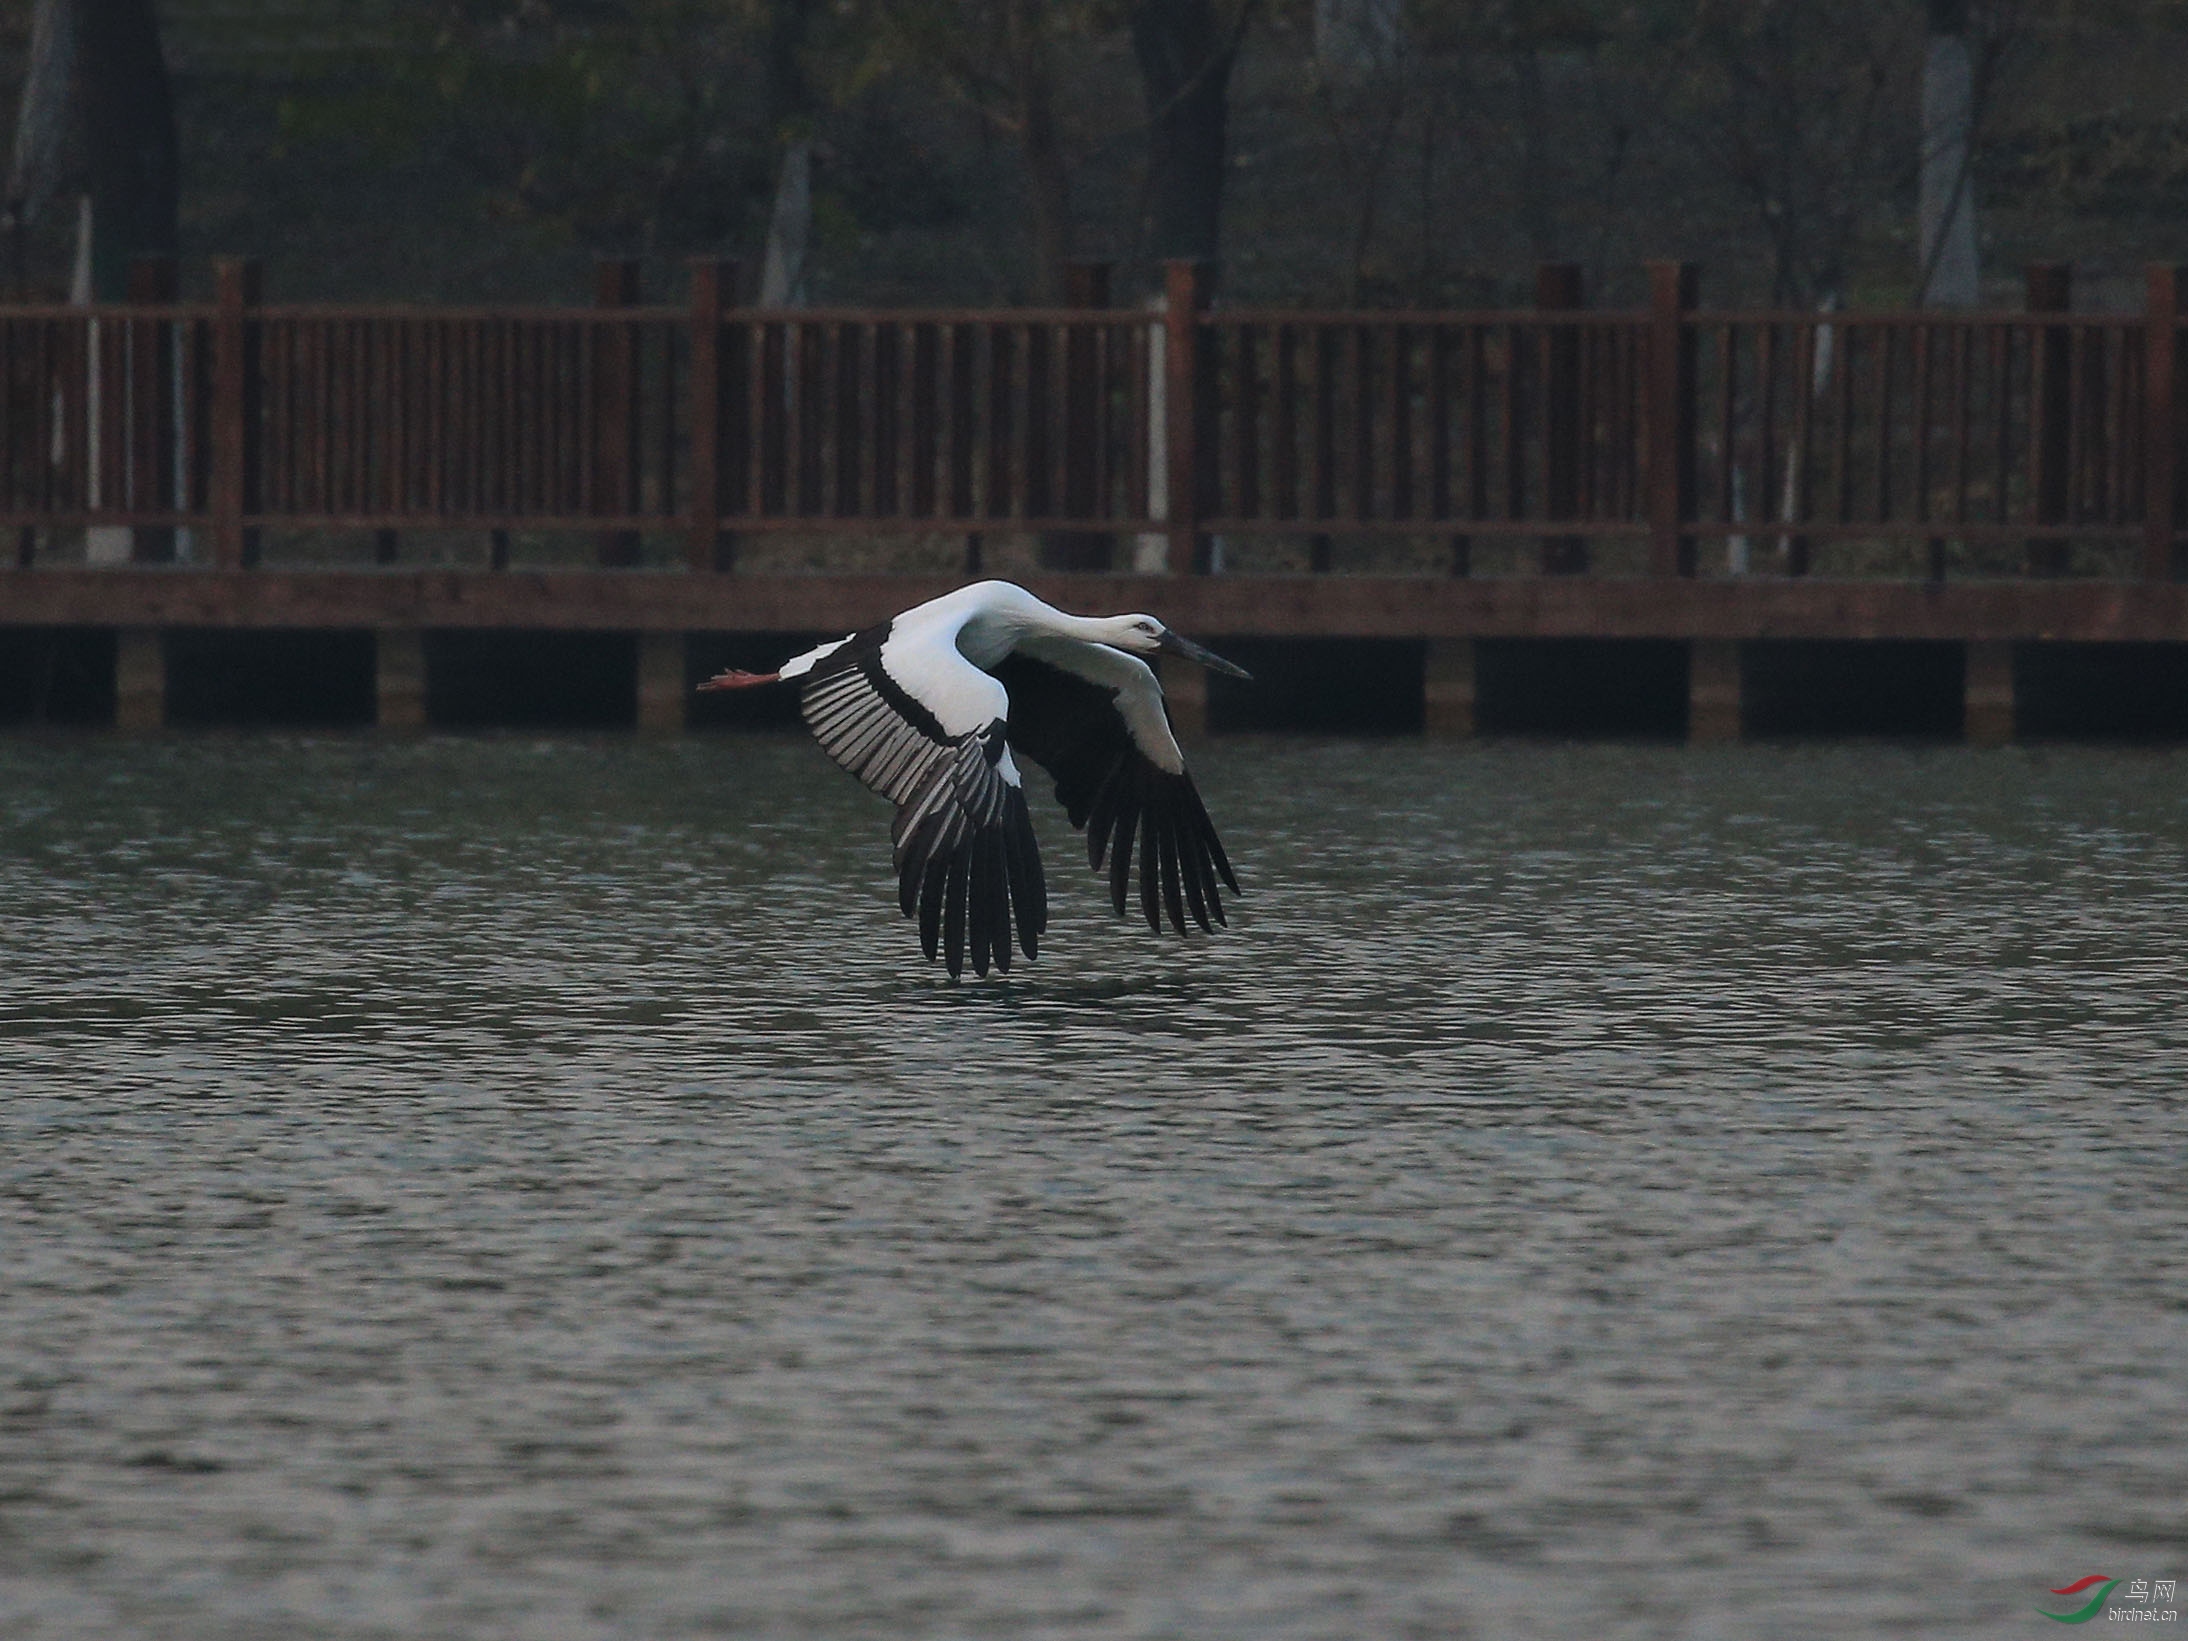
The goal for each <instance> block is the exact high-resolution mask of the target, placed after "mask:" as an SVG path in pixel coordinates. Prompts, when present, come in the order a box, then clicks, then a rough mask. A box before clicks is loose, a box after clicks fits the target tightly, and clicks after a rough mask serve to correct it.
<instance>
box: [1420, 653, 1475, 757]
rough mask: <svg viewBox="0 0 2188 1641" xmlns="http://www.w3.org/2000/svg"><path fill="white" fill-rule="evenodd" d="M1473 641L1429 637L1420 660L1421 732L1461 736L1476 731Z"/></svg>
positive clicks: (1454, 736)
mask: <svg viewBox="0 0 2188 1641" xmlns="http://www.w3.org/2000/svg"><path fill="white" fill-rule="evenodd" d="M1476 700H1477V694H1476V689H1475V683H1474V641H1473V640H1472V639H1471V638H1431V639H1430V640H1429V641H1428V643H1427V646H1426V653H1425V654H1424V655H1423V656H1422V658H1421V732H1422V733H1423V734H1425V735H1434V736H1446V737H1453V738H1457V737H1464V736H1469V735H1472V734H1473V733H1474V732H1475V730H1476V727H1477V725H1476V720H1475V702H1476Z"/></svg>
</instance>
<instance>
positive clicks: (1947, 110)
mask: <svg viewBox="0 0 2188 1641" xmlns="http://www.w3.org/2000/svg"><path fill="white" fill-rule="evenodd" d="M1929 24H1930V32H1929V39H1928V44H1927V51H1926V54H1925V56H1924V58H1923V64H1922V166H1921V172H1920V183H1919V199H1918V201H1917V205H1916V213H1915V215H1916V224H1917V229H1918V234H1917V238H1918V244H1919V250H1920V252H1921V257H1922V261H1921V266H1920V272H1919V275H1918V277H1917V279H1916V286H1915V300H1916V302H1917V304H1918V305H1920V306H1923V307H1973V306H1974V305H1975V303H1976V300H1977V298H1978V295H1979V287H1980V283H1981V280H1980V274H1981V268H1980V265H1979V263H1978V261H1977V251H1976V240H1975V192H1974V185H1973V179H1972V177H1971V175H1970V164H1971V161H1972V160H1973V158H1974V154H1975V58H1974V54H1973V53H1972V52H1971V51H1970V50H1969V49H1968V7H1967V0H1929Z"/></svg>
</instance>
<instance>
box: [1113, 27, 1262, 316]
mask: <svg viewBox="0 0 2188 1641" xmlns="http://www.w3.org/2000/svg"><path fill="white" fill-rule="evenodd" d="M1243 3H1244V4H1246V5H1248V6H1250V5H1251V0H1243ZM1242 21H1243V13H1241V14H1240V16H1239V17H1238V19H1236V20H1235V21H1234V25H1233V27H1232V28H1231V29H1230V30H1229V31H1228V32H1226V30H1225V29H1224V27H1223V20H1222V19H1221V18H1219V17H1218V15H1217V12H1216V8H1215V6H1214V4H1213V0H1139V4H1138V5H1137V6H1135V7H1134V8H1133V11H1132V50H1133V54H1134V55H1135V56H1136V57H1138V59H1139V64H1140V78H1141V81H1142V84H1143V85H1144V87H1145V91H1146V96H1147V109H1148V133H1147V166H1148V179H1147V180H1148V196H1149V197H1148V203H1149V213H1150V216H1151V217H1152V219H1153V220H1152V223H1151V228H1152V233H1151V234H1150V236H1149V249H1150V250H1151V251H1152V252H1153V254H1154V255H1155V256H1156V257H1157V258H1158V259H1162V258H1169V257H1196V258H1199V259H1201V260H1203V261H1205V262H1207V263H1208V264H1209V265H1210V267H1209V277H1210V280H1211V282H1212V280H1213V278H1214V274H1215V267H1216V261H1217V257H1218V256H1219V254H1220V252H1221V247H1222V219H1223V171H1224V164H1225V161H1226V159H1227V158H1228V156H1229V152H1230V83H1231V65H1232V63H1233V62H1234V61H1235V60H1236V58H1237V54H1238V39H1239V34H1238V28H1237V23H1238V22H1242Z"/></svg>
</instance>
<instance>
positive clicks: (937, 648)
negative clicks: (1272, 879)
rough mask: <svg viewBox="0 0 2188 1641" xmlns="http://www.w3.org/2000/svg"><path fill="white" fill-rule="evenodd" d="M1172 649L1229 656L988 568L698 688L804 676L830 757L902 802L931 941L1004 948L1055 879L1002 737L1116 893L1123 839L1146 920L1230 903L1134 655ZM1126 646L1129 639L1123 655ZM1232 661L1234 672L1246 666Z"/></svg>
mask: <svg viewBox="0 0 2188 1641" xmlns="http://www.w3.org/2000/svg"><path fill="white" fill-rule="evenodd" d="M1158 650H1168V651H1171V652H1173V653H1176V654H1180V655H1183V656H1186V657H1188V658H1190V659H1193V660H1196V661H1199V662H1201V663H1202V664H1204V665H1208V666H1213V667H1216V668H1219V669H1221V670H1224V671H1228V672H1232V673H1238V669H1237V668H1236V667H1233V666H1231V665H1230V663H1229V662H1226V661H1223V660H1221V659H1220V658H1218V657H1216V656H1212V655H1210V654H1208V652H1207V651H1205V650H1202V649H1200V648H1199V647H1198V646H1197V645H1194V644H1191V643H1188V642H1186V641H1185V640H1183V639H1181V638H1179V637H1178V636H1177V635H1176V634H1174V633H1172V632H1170V631H1169V629H1168V628H1166V627H1164V626H1163V624H1162V623H1161V622H1159V621H1157V620H1155V619H1154V617H1152V616H1145V615H1121V616H1107V617H1093V616H1077V615H1068V614H1066V613H1065V612H1063V611H1062V610H1059V609H1056V608H1054V607H1053V606H1052V605H1048V604H1044V603H1043V602H1042V601H1041V600H1040V599H1038V598H1035V597H1034V596H1033V595H1032V594H1031V593H1029V592H1027V591H1026V590H1025V589H1024V588H1023V587H1017V586H1013V585H1012V584H1010V583H1009V582H1006V581H982V582H976V583H974V584H973V585H971V586H969V587H961V588H959V589H958V590H957V591H955V592H953V593H946V594H944V595H943V596H942V597H940V598H936V599H931V600H929V601H928V602H927V603H925V604H921V605H919V606H917V607H916V608H913V609H910V610H907V611H905V612H904V613H903V614H902V615H899V616H897V617H896V618H895V619H894V620H892V621H890V622H889V623H887V624H886V625H885V626H881V627H872V628H868V629H867V630H866V631H864V632H857V633H853V634H851V635H850V636H849V637H847V638H839V639H836V640H834V641H832V642H830V643H826V644H822V645H820V646H818V647H817V648H814V649H811V650H808V651H807V652H806V653H805V654H803V655H799V656H794V657H792V658H791V659H790V660H788V661H785V662H784V663H783V665H782V667H781V669H780V671H778V672H776V673H771V674H767V675H765V676H754V675H752V674H747V673H725V674H723V675H722V676H721V677H719V678H717V679H714V680H711V681H710V683H709V684H708V685H705V686H702V687H703V688H738V687H742V686H743V685H747V684H757V683H771V682H775V681H778V680H780V681H784V682H795V683H797V684H798V685H799V688H800V692H801V706H802V708H803V710H804V714H805V719H806V722H807V724H808V725H810V726H811V728H812V730H813V733H814V736H815V738H816V739H818V740H819V742H820V743H821V746H822V747H823V748H824V749H825V750H826V751H827V752H828V754H829V756H831V757H832V758H834V759H835V760H836V761H837V762H838V763H840V764H842V765H843V766H844V767H845V768H846V769H848V770H850V771H851V772H852V773H853V774H855V775H857V776H858V777H859V779H860V780H862V781H864V782H865V783H866V784H867V785H868V786H869V787H871V788H873V790H875V791H876V792H879V793H881V794H882V795H883V796H884V797H887V798H888V799H890V800H891V801H892V802H893V803H895V804H896V805H897V819H896V826H895V842H896V849H895V861H896V867H897V873H898V882H899V899H900V902H901V904H902V905H903V908H904V911H905V913H906V915H907V916H910V915H914V914H915V912H916V915H917V916H918V918H919V921H920V933H921V939H922V942H923V944H924V945H925V947H926V950H927V955H928V956H929V957H933V956H934V955H935V953H936V950H937V948H938V946H940V947H942V948H943V949H944V950H945V953H946V956H947V958H948V962H949V968H950V972H951V974H952V975H953V976H954V975H955V974H956V973H957V972H958V970H959V966H960V964H961V962H962V958H963V952H964V939H965V935H966V933H967V928H968V923H967V919H968V913H969V917H970V932H971V936H972V957H973V966H974V968H975V969H976V970H977V971H978V972H980V973H983V974H984V973H986V972H987V967H988V962H989V959H990V958H993V959H994V961H995V962H996V964H997V966H998V967H1001V968H1005V969H1007V968H1008V967H1009V965H1010V944H1011V939H1010V937H1011V928H1010V924H1011V911H1012V908H1013V906H1014V905H1015V908H1016V911H1017V925H1018V928H1017V932H1018V944H1019V945H1020V947H1021V948H1022V949H1023V950H1024V951H1025V953H1026V955H1027V956H1028V957H1031V956H1033V955H1034V950H1035V943H1036V940H1037V937H1038V935H1039V934H1040V932H1041V930H1042V929H1043V928H1044V927H1045V926H1046V922H1047V899H1046V895H1047V891H1046V887H1045V883H1044V880H1043V877H1042V873H1041V865H1040V856H1039V851H1038V847H1037V846H1036V844H1035V843H1034V840H1033V832H1032V825H1031V821H1030V819H1028V818H1027V815H1026V806H1025V797H1024V791H1023V787H1024V783H1023V779H1022V777H1021V775H1020V772H1019V765H1018V762H1017V759H1016V758H1014V757H1013V756H1012V754H1013V751H1014V750H1015V751H1018V752H1023V753H1025V754H1026V755H1027V756H1029V757H1031V758H1033V759H1034V760H1035V761H1036V762H1038V763H1041V764H1043V765H1044V766H1046V767H1047V768H1048V770H1049V772H1050V773H1051V774H1052V775H1054V776H1055V777H1056V792H1057V796H1058V798H1059V799H1061V800H1062V802H1063V804H1064V806H1065V808H1066V810H1067V811H1069V813H1070V815H1071V819H1072V823H1073V824H1074V825H1077V826H1084V827H1086V828H1087V843H1088V858H1089V861H1090V863H1091V864H1092V865H1093V867H1094V868H1095V869H1096V870H1097V871H1099V870H1101V869H1102V867H1103V865H1104V857H1105V855H1106V856H1107V857H1108V864H1109V868H1110V873H1109V876H1110V890H1111V898H1112V899H1113V900H1114V902H1115V903H1116V907H1117V910H1118V911H1119V912H1122V911H1123V910H1124V902H1125V886H1126V884H1127V882H1128V880H1129V878H1130V875H1131V874H1130V862H1131V856H1132V854H1133V849H1134V843H1135V841H1137V843H1138V853H1139V857H1140V871H1139V878H1140V900H1141V906H1142V909H1143V911H1144V912H1145V914H1146V917H1147V921H1148V923H1149V925H1150V926H1152V927H1156V928H1159V927H1160V925H1161V914H1162V911H1163V910H1164V909H1165V907H1167V909H1168V911H1169V914H1170V921H1171V923H1172V924H1173V925H1174V926H1175V927H1176V928H1177V930H1178V932H1179V933H1181V934H1182V933H1183V932H1184V931H1185V921H1186V915H1187V913H1188V911H1189V912H1190V914H1191V916H1192V918H1193V920H1194V921H1195V922H1197V923H1198V924H1199V925H1200V927H1201V928H1203V929H1206V928H1208V927H1209V923H1210V918H1211V916H1212V917H1213V918H1214V920H1215V921H1217V922H1221V921H1223V920H1224V919H1223V903H1222V900H1221V897H1220V895H1219V893H1218V890H1217V882H1218V879H1219V878H1220V879H1221V881H1222V882H1223V883H1226V884H1228V885H1229V886H1230V888H1231V890H1232V891H1233V892H1234V893H1236V892H1237V889H1238V883H1237V880H1236V878H1235V877H1234V876H1233V875H1232V872H1231V868H1230V864H1229V862H1228V861H1227V860H1226V859H1225V858H1224V854H1223V846H1222V844H1221V843H1220V842H1218V841H1217V839H1216V835H1215V829H1214V827H1213V826H1212V825H1211V824H1210V823H1209V821H1208V814H1207V810H1206V809H1205V808H1204V807H1203V806H1202V804H1201V801H1200V795H1199V793H1198V792H1197V791H1196V790H1195V788H1194V786H1193V783H1192V779H1191V777H1190V776H1188V775H1187V774H1186V772H1185V754H1184V752H1183V750H1182V749H1181V748H1180V747H1179V745H1178V742H1177V737H1176V735H1175V734H1173V733H1172V731H1171V728H1170V721H1169V716H1168V714H1167V713H1166V712H1165V711H1164V710H1163V704H1162V685H1161V683H1160V682H1159V681H1158V680H1157V678H1156V676H1155V672H1154V669H1153V668H1151V667H1150V666H1148V664H1147V663H1146V662H1145V661H1143V660H1141V659H1140V658H1139V657H1140V654H1152V653H1155V652H1156V651H1158ZM1134 651H1137V652H1139V653H1133V652H1134ZM1239 676H1242V677H1243V676H1244V674H1242V673H1239Z"/></svg>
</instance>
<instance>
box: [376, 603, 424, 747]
mask: <svg viewBox="0 0 2188 1641" xmlns="http://www.w3.org/2000/svg"><path fill="white" fill-rule="evenodd" d="M373 705H374V716H373V721H374V722H375V723H376V724H378V725H379V727H380V728H382V729H385V730H402V731H409V730H420V729H423V728H425V722H426V718H425V634H424V633H422V632H420V631H419V630H418V629H417V628H416V627H387V628H383V629H381V630H380V631H379V632H377V633H375V634H374V635H373Z"/></svg>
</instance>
